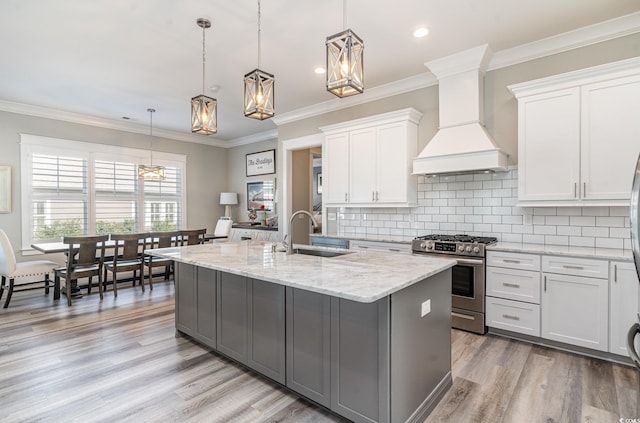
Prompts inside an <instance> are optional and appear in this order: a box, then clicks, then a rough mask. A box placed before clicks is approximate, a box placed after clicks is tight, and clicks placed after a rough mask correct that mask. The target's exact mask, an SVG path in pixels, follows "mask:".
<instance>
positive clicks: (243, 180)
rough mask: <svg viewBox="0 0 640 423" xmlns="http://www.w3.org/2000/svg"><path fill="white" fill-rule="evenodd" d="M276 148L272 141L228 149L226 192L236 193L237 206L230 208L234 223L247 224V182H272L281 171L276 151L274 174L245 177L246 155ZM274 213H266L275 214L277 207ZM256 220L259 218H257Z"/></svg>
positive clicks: (276, 143)
mask: <svg viewBox="0 0 640 423" xmlns="http://www.w3.org/2000/svg"><path fill="white" fill-rule="evenodd" d="M277 146H278V142H277V141H276V140H275V139H273V140H268V141H262V142H257V143H253V144H247V145H242V146H239V147H233V148H229V149H228V152H227V168H228V184H227V188H226V189H228V190H229V191H228V192H237V193H238V205H237V206H233V207H231V218H232V219H233V220H234V221H235V222H248V221H249V217H248V211H247V182H257V181H265V180H268V181H273V180H274V179H275V178H276V176H277V173H278V172H279V171H280V169H281V166H282V165H281V163H279V160H280V157H279V156H278V151H276V174H274V175H261V176H250V177H247V169H246V164H247V159H246V155H247V154H251V153H257V152H259V151H266V150H273V149H276V148H277ZM275 209H276V210H275V212H271V213H268V216H272V215H273V214H277V212H278V205H277V204H276V206H275ZM223 212H224V211H223ZM258 218H261V216H259V217H258Z"/></svg>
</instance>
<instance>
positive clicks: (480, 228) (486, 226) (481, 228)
mask: <svg viewBox="0 0 640 423" xmlns="http://www.w3.org/2000/svg"><path fill="white" fill-rule="evenodd" d="M473 230H474V231H475V232H491V224H490V223H476V224H474V225H473Z"/></svg>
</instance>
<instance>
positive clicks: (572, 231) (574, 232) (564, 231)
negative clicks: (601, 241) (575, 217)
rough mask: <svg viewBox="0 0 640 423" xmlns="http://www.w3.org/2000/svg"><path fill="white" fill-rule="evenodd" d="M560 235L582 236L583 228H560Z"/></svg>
mask: <svg viewBox="0 0 640 423" xmlns="http://www.w3.org/2000/svg"><path fill="white" fill-rule="evenodd" d="M557 228H558V235H567V236H582V226H558V227H557Z"/></svg>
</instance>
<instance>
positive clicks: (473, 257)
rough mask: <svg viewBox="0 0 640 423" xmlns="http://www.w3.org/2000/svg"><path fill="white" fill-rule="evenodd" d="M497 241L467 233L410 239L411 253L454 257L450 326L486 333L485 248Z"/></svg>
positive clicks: (492, 238)
mask: <svg viewBox="0 0 640 423" xmlns="http://www.w3.org/2000/svg"><path fill="white" fill-rule="evenodd" d="M497 241H498V239H497V238H494V237H476V236H469V235H425V236H420V237H417V238H415V239H414V240H413V242H412V247H411V249H412V251H413V253H414V254H428V255H430V256H435V257H437V256H442V257H446V258H454V259H456V260H457V261H458V264H457V265H456V266H454V267H453V270H452V286H451V293H452V297H451V326H452V327H454V328H457V329H463V330H468V331H471V332H476V333H481V334H484V333H485V329H486V327H485V319H484V292H485V247H486V246H487V245H490V244H494V243H496V242H497Z"/></svg>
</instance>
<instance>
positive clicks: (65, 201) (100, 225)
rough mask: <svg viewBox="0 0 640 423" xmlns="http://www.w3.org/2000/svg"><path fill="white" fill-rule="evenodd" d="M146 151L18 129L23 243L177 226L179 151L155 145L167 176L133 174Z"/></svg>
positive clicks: (181, 205) (181, 177)
mask: <svg viewBox="0 0 640 423" xmlns="http://www.w3.org/2000/svg"><path fill="white" fill-rule="evenodd" d="M54 146H55V147H54ZM149 157H150V155H149V152H148V151H144V150H136V149H130V148H123V147H115V146H107V145H102V144H94V143H85V142H78V141H69V140H60V139H54V138H47V137H39V136H33V135H24V134H23V135H21V162H22V163H21V164H22V166H21V168H22V175H21V176H22V185H23V186H22V192H23V198H22V213H23V222H27V224H25V225H23V230H22V232H23V244H24V248H29V246H30V245H31V243H33V242H41V241H51V240H60V238H61V237H62V236H64V235H83V234H106V233H116V232H117V233H133V232H143V231H152V230H153V231H156V230H176V229H180V228H181V227H183V224H184V222H183V216H186V213H185V201H184V195H183V193H184V192H185V191H184V189H183V185H184V181H185V156H184V155H179V154H167V153H156V152H154V164H161V165H163V166H165V167H166V173H165V175H166V178H165V180H163V181H144V180H141V179H138V176H137V168H138V164H148V163H149Z"/></svg>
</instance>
